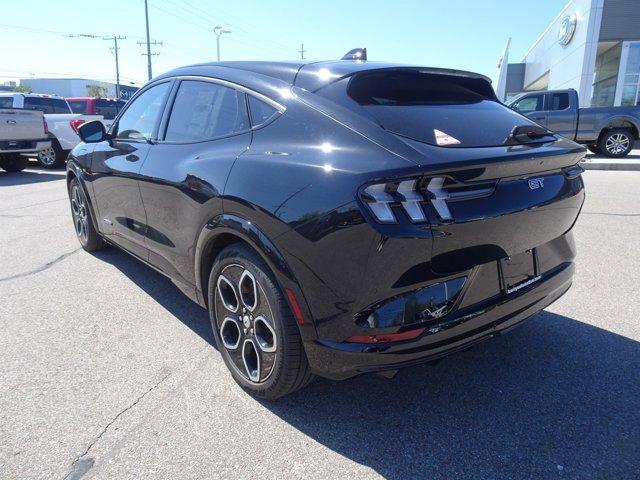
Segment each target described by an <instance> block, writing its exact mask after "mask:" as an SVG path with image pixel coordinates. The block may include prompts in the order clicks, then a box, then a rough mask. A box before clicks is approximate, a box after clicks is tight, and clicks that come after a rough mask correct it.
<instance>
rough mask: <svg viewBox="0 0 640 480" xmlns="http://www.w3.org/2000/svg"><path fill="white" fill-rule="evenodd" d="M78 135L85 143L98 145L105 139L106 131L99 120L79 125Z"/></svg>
mask: <svg viewBox="0 0 640 480" xmlns="http://www.w3.org/2000/svg"><path fill="white" fill-rule="evenodd" d="M78 135H80V138H81V139H82V141H83V142H86V143H98V142H102V141H104V140H106V139H107V131H106V130H105V129H104V125H103V124H102V122H100V121H99V120H93V121H92V122H87V123H83V124H82V125H80V126H79V127H78Z"/></svg>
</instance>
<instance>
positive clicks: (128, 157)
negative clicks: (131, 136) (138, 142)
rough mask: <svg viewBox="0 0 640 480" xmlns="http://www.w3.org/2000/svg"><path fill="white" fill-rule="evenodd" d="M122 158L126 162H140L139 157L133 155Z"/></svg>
mask: <svg viewBox="0 0 640 480" xmlns="http://www.w3.org/2000/svg"><path fill="white" fill-rule="evenodd" d="M124 158H125V159H126V160H127V162H137V161H138V160H140V157H139V156H137V155H134V154H133V153H132V154H129V155H127V156H126V157H124Z"/></svg>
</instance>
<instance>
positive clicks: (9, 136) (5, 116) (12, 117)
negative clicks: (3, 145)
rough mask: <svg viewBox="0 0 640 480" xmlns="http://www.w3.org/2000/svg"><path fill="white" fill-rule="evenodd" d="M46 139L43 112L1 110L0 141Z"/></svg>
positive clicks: (18, 109) (17, 109)
mask: <svg viewBox="0 0 640 480" xmlns="http://www.w3.org/2000/svg"><path fill="white" fill-rule="evenodd" d="M41 138H46V134H45V132H44V122H43V119H42V112H38V111H35V110H23V109H20V108H0V141H3V142H4V141H15V140H37V139H41Z"/></svg>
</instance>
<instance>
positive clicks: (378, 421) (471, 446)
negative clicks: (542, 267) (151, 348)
mask: <svg viewBox="0 0 640 480" xmlns="http://www.w3.org/2000/svg"><path fill="white" fill-rule="evenodd" d="M262 403H263V405H264V406H265V407H266V408H268V409H269V410H271V411H272V412H273V413H275V414H276V415H278V416H279V417H280V418H282V419H283V420H285V421H286V422H288V423H289V424H290V425H292V426H294V427H295V428H297V429H298V430H300V431H301V432H303V433H304V434H306V435H308V436H309V437H311V438H312V439H314V440H315V441H317V442H319V443H320V444H322V445H324V446H326V447H327V448H329V449H331V450H333V451H335V452H337V453H339V454H340V455H342V456H344V457H346V458H349V459H351V460H353V461H355V462H357V463H359V464H362V465H366V466H368V467H370V468H372V469H373V470H375V471H376V472H377V473H378V474H380V475H382V476H383V477H385V478H391V479H407V478H422V479H430V480H432V479H440V478H442V479H453V478H465V479H471V478H478V479H487V478H491V479H496V478H509V479H512V478H513V479H515V478H537V479H540V478H565V477H567V478H616V479H621V478H637V474H638V472H639V471H640V343H638V342H635V341H633V340H630V339H628V338H626V337H623V336H620V335H617V334H615V333H611V332H608V331H606V330H602V329H599V328H596V327H593V326H590V325H588V324H585V323H582V322H580V321H577V320H574V319H571V318H568V317H564V316H561V315H556V314H553V313H549V312H542V313H540V314H538V315H537V316H536V317H534V318H532V319H531V320H530V321H528V322H526V323H525V324H523V325H522V326H521V327H519V328H518V329H516V330H514V331H513V332H510V333H509V334H508V335H505V336H503V337H498V338H495V339H492V340H490V341H487V342H484V343H483V344H480V345H478V346H477V347H476V348H474V349H473V350H470V351H468V352H465V353H460V354H455V355H452V356H451V357H448V358H445V359H444V360H443V361H442V362H440V363H439V364H437V365H435V366H419V367H413V368H409V369H405V370H402V371H401V372H400V373H399V374H398V375H397V376H396V377H395V378H393V379H392V380H387V379H384V378H382V377H379V376H373V375H367V376H361V377H358V378H354V379H351V380H347V381H343V382H330V381H319V382H315V383H313V384H312V385H310V386H309V387H307V388H306V389H303V390H300V391H298V392H296V393H294V394H292V395H290V396H288V397H285V398H282V399H280V400H278V401H276V402H262Z"/></svg>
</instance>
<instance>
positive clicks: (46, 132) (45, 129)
mask: <svg viewBox="0 0 640 480" xmlns="http://www.w3.org/2000/svg"><path fill="white" fill-rule="evenodd" d="M42 125H43V126H44V134H45V135H49V125H47V120H46V119H45V118H44V117H42Z"/></svg>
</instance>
